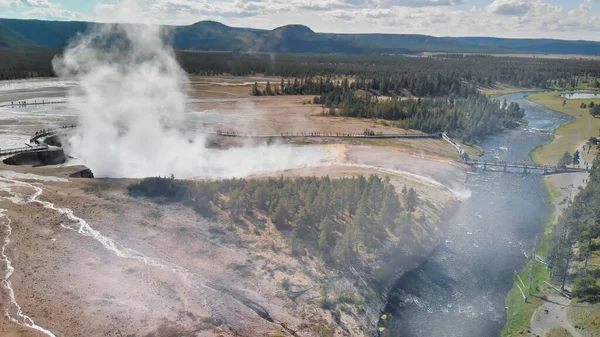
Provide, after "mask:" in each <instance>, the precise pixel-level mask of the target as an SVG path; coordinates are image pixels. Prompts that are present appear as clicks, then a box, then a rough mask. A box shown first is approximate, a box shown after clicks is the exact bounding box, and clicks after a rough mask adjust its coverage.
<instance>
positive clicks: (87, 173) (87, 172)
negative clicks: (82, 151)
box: [69, 168, 94, 178]
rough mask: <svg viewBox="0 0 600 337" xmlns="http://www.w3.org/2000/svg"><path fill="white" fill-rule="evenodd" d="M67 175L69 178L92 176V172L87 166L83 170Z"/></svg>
mask: <svg viewBox="0 0 600 337" xmlns="http://www.w3.org/2000/svg"><path fill="white" fill-rule="evenodd" d="M69 177H71V178H94V173H93V172H92V170H90V169H89V168H86V169H84V170H81V171H77V172H75V173H73V174H71V175H69Z"/></svg>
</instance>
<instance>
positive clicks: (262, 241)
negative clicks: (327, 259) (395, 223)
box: [0, 77, 469, 337]
mask: <svg viewBox="0 0 600 337" xmlns="http://www.w3.org/2000/svg"><path fill="white" fill-rule="evenodd" d="M261 78H262V77H245V78H240V77H235V78H233V77H210V78H202V77H192V78H191V84H190V87H191V100H190V103H189V104H188V110H189V113H190V114H191V116H194V115H197V117H198V119H197V120H198V121H199V123H203V124H205V125H206V126H207V127H210V128H213V129H221V130H235V131H236V132H239V133H251V134H267V133H269V134H270V133H281V132H329V133H360V132H363V131H364V130H365V129H366V128H369V129H371V130H373V131H375V132H384V133H401V132H404V131H403V130H399V129H397V128H393V127H389V126H385V125H383V124H382V123H380V122H378V121H373V120H359V119H348V118H337V117H325V116H323V115H322V114H321V108H320V107H318V106H315V105H312V104H303V102H304V101H306V100H309V99H311V97H309V96H279V97H267V98H265V97H251V96H250V95H249V94H248V93H249V91H250V86H251V84H252V83H254V82H259V83H261V81H260V79H261ZM262 79H263V81H266V79H265V78H262ZM278 80H279V79H271V81H272V82H277V81H278ZM406 132H409V131H406ZM304 142H306V143H314V142H315V141H314V140H306V139H304V140H303V139H301V140H298V142H297V143H298V144H296V145H300V144H302V143H304ZM317 143H318V142H317ZM322 143H324V144H321V145H320V146H323V147H324V148H326V149H327V151H328V153H329V158H328V161H327V162H325V163H323V165H322V166H318V167H311V168H306V167H305V168H300V169H293V170H288V171H285V172H273V173H271V174H269V175H265V176H279V175H284V176H287V177H296V176H313V175H317V176H322V175H329V176H331V177H333V178H337V177H348V176H356V175H360V174H362V175H369V174H377V175H381V176H388V177H390V179H391V181H392V182H393V183H394V185H395V186H396V188H397V190H400V189H401V188H402V187H404V186H407V187H413V188H415V189H416V190H417V192H418V193H419V195H420V197H421V198H422V200H423V201H425V202H427V203H429V204H430V205H432V207H434V209H436V210H438V211H440V212H441V210H442V209H444V207H445V206H446V205H447V204H448V203H451V202H455V201H456V200H462V199H464V198H466V197H468V195H469V193H468V191H466V190H464V189H463V183H464V180H465V178H466V173H465V170H466V169H467V167H464V166H463V165H462V164H460V163H458V162H456V161H455V160H456V159H458V156H457V154H456V151H455V150H454V149H453V148H452V147H451V146H450V145H448V144H446V143H444V142H443V141H441V140H435V139H427V140H371V139H368V140H345V141H331V140H329V141H325V142H322ZM80 169H81V167H39V168H32V167H14V166H6V165H3V164H0V238H2V240H0V241H1V242H3V246H2V254H0V275H1V276H0V277H2V279H3V282H2V286H1V287H0V297H1V298H2V302H1V304H2V309H3V310H5V313H6V315H2V317H0V335H1V336H10V337H12V336H15V337H16V336H60V337H62V336H68V337H73V336H82V337H83V336H85V337H87V336H139V337H142V336H144V337H170V336H173V337H174V336H275V335H284V336H289V335H291V334H292V332H293V331H296V330H299V332H298V333H297V334H296V335H298V336H311V335H319V334H325V333H326V332H328V331H329V332H333V335H335V336H342V335H352V336H357V335H364V333H365V329H366V328H371V329H372V328H373V324H375V323H376V322H368V321H367V319H366V317H367V316H366V315H367V314H369V315H371V317H372V316H373V315H372V314H373V313H372V312H371V313H369V312H367V314H357V313H356V312H354V311H352V310H348V311H344V312H342V313H341V314H340V321H341V322H342V324H339V323H338V324H336V323H335V317H333V315H332V313H331V312H330V311H327V310H323V309H321V308H320V307H319V305H318V302H317V301H318V299H319V298H320V297H321V287H322V286H323V285H327V286H328V287H330V288H328V292H329V294H330V296H339V295H341V294H342V293H341V292H340V289H342V290H343V291H344V292H348V293H349V294H353V293H357V291H358V287H359V285H360V284H359V283H355V282H352V281H350V280H351V279H352V278H346V277H339V275H338V272H337V271H334V270H329V269H328V268H327V267H326V266H324V265H323V264H322V263H320V262H319V258H316V257H314V256H310V254H308V255H304V256H299V257H291V256H290V254H289V252H288V250H289V248H288V244H287V241H286V240H287V239H286V238H285V237H283V236H282V234H281V233H280V232H279V231H277V230H275V228H274V227H273V225H272V224H271V223H270V221H269V220H268V219H259V220H258V221H256V222H243V223H232V222H231V221H230V220H228V219H227V216H226V215H225V214H220V213H219V212H218V211H217V213H216V214H215V215H214V216H213V217H212V218H204V217H201V216H200V215H198V214H197V213H196V212H194V211H193V210H192V209H191V208H189V207H186V206H184V205H180V204H161V203H155V202H152V201H149V200H145V199H139V198H136V199H134V198H132V197H130V196H129V195H128V194H127V193H126V186H127V185H128V184H129V183H130V182H131V181H130V180H127V179H121V180H117V179H108V180H107V179H77V178H68V176H69V174H70V173H73V172H75V171H78V170H80ZM435 230H436V231H438V230H439V231H440V232H439V234H440V235H441V231H442V229H438V228H436V229H435ZM284 279H289V280H291V290H292V291H303V290H305V291H306V292H305V293H303V295H302V296H300V297H299V298H298V299H296V300H295V301H293V300H292V299H291V298H290V297H289V296H288V295H286V292H285V291H284V290H283V288H282V286H281V284H282V281H283V280H284ZM367 307H368V306H367ZM372 308H377V310H380V309H381V308H378V307H377V305H372ZM378 314H379V312H378V311H376V312H375V313H374V315H375V317H377V315H378ZM375 321H376V319H375ZM281 323H284V324H281ZM340 326H344V327H345V329H346V331H345V330H344V329H342V328H340ZM319 332H320V333H319Z"/></svg>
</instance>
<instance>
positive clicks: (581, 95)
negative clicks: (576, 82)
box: [560, 92, 600, 99]
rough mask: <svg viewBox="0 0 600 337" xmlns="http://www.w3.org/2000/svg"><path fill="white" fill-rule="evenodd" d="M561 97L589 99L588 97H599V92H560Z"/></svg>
mask: <svg viewBox="0 0 600 337" xmlns="http://www.w3.org/2000/svg"><path fill="white" fill-rule="evenodd" d="M560 96H561V97H564V98H566V99H589V98H600V94H599V93H593V92H574V93H570V94H562V95H560Z"/></svg>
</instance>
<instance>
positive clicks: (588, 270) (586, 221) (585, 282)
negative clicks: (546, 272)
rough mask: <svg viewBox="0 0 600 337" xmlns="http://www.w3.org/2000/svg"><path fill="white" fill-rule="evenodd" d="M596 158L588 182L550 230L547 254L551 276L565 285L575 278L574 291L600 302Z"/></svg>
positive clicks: (599, 199)
mask: <svg viewBox="0 0 600 337" xmlns="http://www.w3.org/2000/svg"><path fill="white" fill-rule="evenodd" d="M599 251H600V160H598V159H597V160H596V161H595V162H594V166H593V171H592V174H591V175H590V178H589V182H588V184H587V186H586V187H585V188H583V189H582V190H581V191H580V192H579V193H578V194H577V196H576V197H575V199H574V200H573V203H572V204H571V205H570V206H569V208H568V209H567V211H566V212H565V214H564V216H563V217H561V219H559V221H558V225H557V228H556V229H555V231H554V241H553V242H552V246H551V249H550V253H549V254H548V262H549V264H550V267H551V268H552V277H553V278H554V279H555V280H556V281H558V282H559V284H562V286H563V287H564V286H565V283H566V282H567V281H568V280H569V278H570V277H575V278H576V285H575V289H574V295H575V296H577V297H579V298H581V299H583V300H586V301H590V302H600V281H598V280H599V279H600V268H599V267H598V260H597V258H598V253H599Z"/></svg>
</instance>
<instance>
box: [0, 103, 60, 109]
mask: <svg viewBox="0 0 600 337" xmlns="http://www.w3.org/2000/svg"><path fill="white" fill-rule="evenodd" d="M66 103H67V101H52V102H46V101H41V102H38V101H34V102H27V101H23V102H18V101H17V102H11V103H6V102H5V103H2V104H0V108H5V107H9V106H10V107H13V108H23V107H28V106H30V105H47V104H66Z"/></svg>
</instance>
